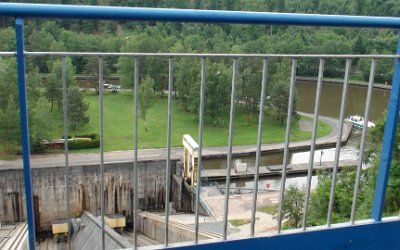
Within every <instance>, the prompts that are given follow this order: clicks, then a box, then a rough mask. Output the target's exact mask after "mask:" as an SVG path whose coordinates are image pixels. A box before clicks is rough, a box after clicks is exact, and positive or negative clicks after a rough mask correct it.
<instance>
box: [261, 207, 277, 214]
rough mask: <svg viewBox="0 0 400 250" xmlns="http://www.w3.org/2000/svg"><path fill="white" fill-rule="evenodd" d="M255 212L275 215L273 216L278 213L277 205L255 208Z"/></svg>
mask: <svg viewBox="0 0 400 250" xmlns="http://www.w3.org/2000/svg"><path fill="white" fill-rule="evenodd" d="M257 211H258V212H262V213H267V214H271V215H275V214H277V213H278V205H274V206H264V207H258V208H257Z"/></svg>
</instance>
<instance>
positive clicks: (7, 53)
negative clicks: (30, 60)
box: [0, 52, 17, 56]
mask: <svg viewBox="0 0 400 250" xmlns="http://www.w3.org/2000/svg"><path fill="white" fill-rule="evenodd" d="M15 55H17V53H16V52H0V56H15Z"/></svg>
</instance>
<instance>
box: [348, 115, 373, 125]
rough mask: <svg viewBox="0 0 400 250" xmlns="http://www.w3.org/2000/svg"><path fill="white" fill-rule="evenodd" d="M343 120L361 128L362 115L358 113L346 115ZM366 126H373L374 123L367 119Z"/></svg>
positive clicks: (362, 123)
mask: <svg viewBox="0 0 400 250" xmlns="http://www.w3.org/2000/svg"><path fill="white" fill-rule="evenodd" d="M345 121H348V122H351V123H353V125H354V127H356V128H363V127H364V117H362V116H359V115H350V116H348V117H347V118H346V119H345ZM367 127H368V128H374V127H375V124H374V123H373V122H370V121H368V125H367Z"/></svg>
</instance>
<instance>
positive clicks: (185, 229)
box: [138, 212, 222, 243]
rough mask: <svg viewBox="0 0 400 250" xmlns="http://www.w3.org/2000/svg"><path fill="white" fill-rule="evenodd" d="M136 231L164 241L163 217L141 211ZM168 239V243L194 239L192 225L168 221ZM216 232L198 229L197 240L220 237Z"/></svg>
mask: <svg viewBox="0 0 400 250" xmlns="http://www.w3.org/2000/svg"><path fill="white" fill-rule="evenodd" d="M138 222H139V225H138V231H139V232H141V233H142V234H144V235H146V236H147V237H149V238H151V239H153V240H156V241H158V242H160V243H163V242H164V233H165V217H162V216H158V215H156V214H152V213H148V212H141V213H139V215H138ZM168 229H169V230H168V240H169V242H170V243H178V242H186V241H193V240H194V227H193V226H190V225H185V224H182V223H179V222H176V221H172V220H170V221H169V227H168ZM221 237H222V236H221V235H220V234H217V233H213V232H208V231H204V230H199V240H209V239H220V238H221Z"/></svg>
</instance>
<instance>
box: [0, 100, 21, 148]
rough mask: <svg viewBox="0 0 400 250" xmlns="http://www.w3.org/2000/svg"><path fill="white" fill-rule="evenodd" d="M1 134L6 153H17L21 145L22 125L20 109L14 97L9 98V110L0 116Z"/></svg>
mask: <svg viewBox="0 0 400 250" xmlns="http://www.w3.org/2000/svg"><path fill="white" fill-rule="evenodd" d="M0 116H2V117H0V118H1V120H0V133H1V138H2V139H3V140H4V150H5V151H6V152H12V151H17V150H18V148H19V145H20V138H21V137H20V136H21V133H20V123H19V109H18V107H17V106H16V104H15V101H14V97H13V96H12V95H10V97H9V98H8V104H7V109H6V111H5V112H4V113H3V114H0Z"/></svg>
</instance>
